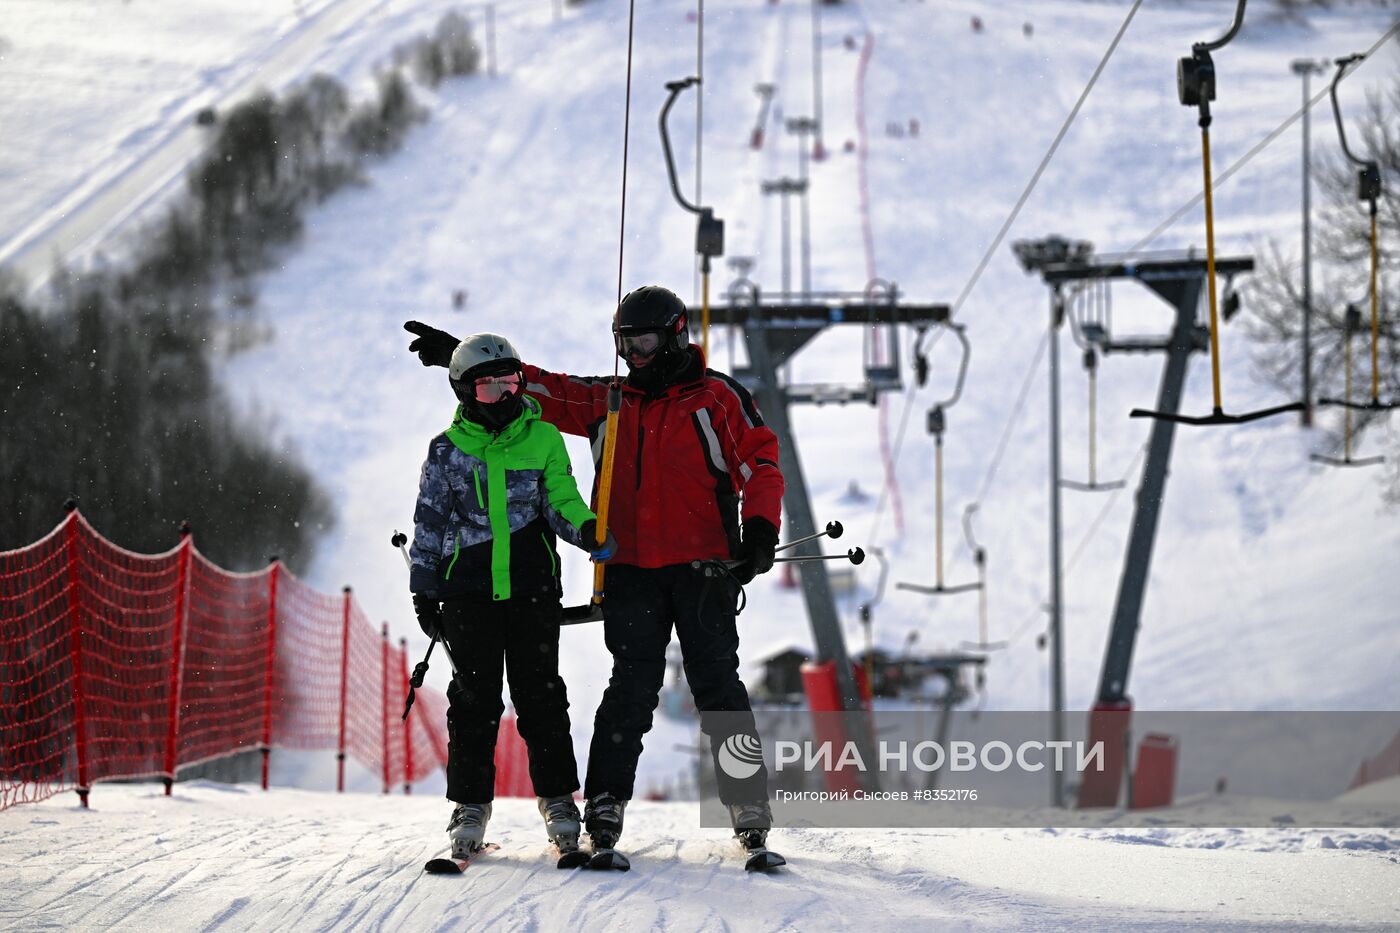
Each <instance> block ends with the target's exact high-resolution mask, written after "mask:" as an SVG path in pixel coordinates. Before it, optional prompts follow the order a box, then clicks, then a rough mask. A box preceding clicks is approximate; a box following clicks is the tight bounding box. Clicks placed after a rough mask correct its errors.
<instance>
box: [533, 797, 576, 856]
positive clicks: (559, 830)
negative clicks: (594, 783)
mask: <svg viewBox="0 0 1400 933" xmlns="http://www.w3.org/2000/svg"><path fill="white" fill-rule="evenodd" d="M538 802H539V808H540V816H542V817H544V831H545V834H546V835H548V836H549V841H550V842H551V843H553V845H554V848H556V849H558V850H559V867H560V868H577V867H578V866H580V865H582V864H583V863H585V862H587V861H588V854H587V853H586V852H584V851H583V850H582V849H580V848H579V847H578V834H579V818H578V805H577V804H575V803H574V798H573V795H571V794H563V795H561V796H559V797H540V798H539V801H538Z"/></svg>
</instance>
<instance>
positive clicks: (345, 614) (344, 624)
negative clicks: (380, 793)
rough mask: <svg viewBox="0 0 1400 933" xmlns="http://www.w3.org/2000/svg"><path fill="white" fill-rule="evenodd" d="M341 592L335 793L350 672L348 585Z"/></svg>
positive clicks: (341, 771)
mask: <svg viewBox="0 0 1400 933" xmlns="http://www.w3.org/2000/svg"><path fill="white" fill-rule="evenodd" d="M342 592H344V594H345V608H344V609H343V611H342V615H341V619H342V621H341V629H340V738H339V740H338V743H337V745H338V748H339V750H338V751H337V752H336V756H335V758H336V777H335V790H336V793H343V792H344V791H345V689H346V684H347V675H348V674H349V672H350V587H349V586H346V587H345V589H344V590H343V591H342Z"/></svg>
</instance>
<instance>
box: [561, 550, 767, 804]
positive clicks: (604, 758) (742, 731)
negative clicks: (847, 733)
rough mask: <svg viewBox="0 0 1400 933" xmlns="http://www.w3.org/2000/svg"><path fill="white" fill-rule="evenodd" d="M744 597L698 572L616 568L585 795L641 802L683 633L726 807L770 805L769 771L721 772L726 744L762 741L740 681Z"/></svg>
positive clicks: (611, 573)
mask: <svg viewBox="0 0 1400 933" xmlns="http://www.w3.org/2000/svg"><path fill="white" fill-rule="evenodd" d="M738 595H739V590H738V585H737V584H735V583H734V582H732V581H731V580H729V579H728V578H709V577H706V576H704V574H702V573H701V572H700V571H698V570H695V569H692V568H691V567H690V565H689V564H674V565H671V566H668V567H658V568H654V569H649V568H642V567H633V566H629V565H626V564H620V565H619V564H609V565H608V570H607V598H606V600H605V601H604V603H603V606H604V609H603V612H604V619H603V637H604V640H605V641H606V642H607V646H608V651H610V652H611V653H612V658H613V668H612V677H611V678H610V679H609V680H608V686H607V689H606V690H604V691H603V701H602V702H601V703H600V704H599V705H598V713H597V715H596V716H595V717H594V720H593V741H592V744H591V746H590V748H589V753H588V777H587V779H586V781H585V782H584V794H585V795H587V796H589V797H593V796H594V795H596V794H600V793H609V794H612V795H613V796H615V797H617V798H618V799H620V800H630V799H631V798H632V789H633V783H634V780H635V778H636V774H637V759H638V758H639V757H641V754H642V736H643V735H645V734H646V733H647V732H648V731H649V730H650V729H651V721H652V713H653V712H654V711H655V710H656V704H657V700H658V697H659V696H660V692H661V683H662V680H663V678H664V677H665V675H666V646H667V645H668V644H670V642H671V629H672V627H674V628H675V630H676V636H677V638H679V639H680V643H681V657H682V660H683V662H684V665H685V677H686V680H687V681H688V682H689V683H690V690H691V693H692V695H693V696H694V697H695V708H696V709H697V710H699V711H700V728H701V731H703V732H704V733H705V734H706V735H707V736H708V737H709V739H710V747H711V754H712V756H714V759H715V776H716V778H718V781H719V796H720V800H721V801H723V802H724V803H753V802H758V801H765V800H767V799H768V771H767V768H765V767H763V766H762V765H760V766H759V768H758V770H757V773H755V774H751V775H747V776H745V777H743V778H741V779H738V778H734V777H731V776H730V775H729V774H728V773H727V772H726V771H725V769H724V768H722V767H720V759H719V750H720V747H721V746H722V745H723V743H724V742H725V740H726V739H729V738H730V737H731V736H735V735H748V736H754V737H755V739H756V738H757V735H758V730H757V728H756V727H755V725H754V718H753V712H752V709H751V707H750V706H749V694H748V691H747V690H745V689H744V683H743V681H741V680H740V679H739V633H738V630H737V628H736V627H735V606H736V604H737V601H738Z"/></svg>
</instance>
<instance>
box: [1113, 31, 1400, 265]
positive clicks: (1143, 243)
mask: <svg viewBox="0 0 1400 933" xmlns="http://www.w3.org/2000/svg"><path fill="white" fill-rule="evenodd" d="M1397 32H1400V22H1397V23H1396V24H1395V25H1394V26H1391V27H1390V28H1389V29H1387V30H1386V31H1385V35H1383V36H1381V37H1380V38H1379V39H1377V40H1376V41H1375V42H1374V43H1372V45H1371V47H1370V48H1369V49H1367V50H1366V51H1365V52H1362V53H1361V60H1362V61H1365V60H1366V59H1369V58H1370V57H1371V56H1372V55H1373V54H1375V52H1376V50H1377V49H1379V48H1380V47H1381V46H1382V45H1384V44H1385V43H1386V41H1387V40H1388V39H1390V37H1391V36H1393V35H1395V34H1396V33H1397ZM1353 71H1355V69H1353ZM1327 93H1328V91H1327V89H1326V88H1323V89H1322V90H1320V91H1318V92H1317V93H1316V94H1314V95H1313V96H1312V99H1311V100H1309V101H1308V102H1307V104H1306V105H1305V106H1302V107H1299V108H1298V109H1297V110H1296V111H1294V113H1293V115H1292V116H1290V117H1289V118H1288V119H1287V120H1284V121H1283V122H1282V123H1280V124H1279V125H1278V126H1277V127H1275V128H1274V130H1273V131H1272V132H1271V133H1269V134H1268V135H1267V136H1265V137H1264V138H1263V139H1261V140H1259V142H1257V143H1255V144H1254V145H1253V146H1252V147H1251V148H1250V150H1249V151H1248V152H1246V153H1245V154H1244V155H1242V156H1240V157H1239V158H1238V159H1236V160H1235V161H1234V163H1233V164H1231V166H1230V167H1229V168H1227V169H1226V170H1225V171H1223V172H1221V173H1220V174H1219V175H1217V176H1215V180H1214V183H1213V184H1212V185H1211V188H1212V189H1218V188H1219V187H1220V186H1221V185H1223V184H1225V182H1227V181H1229V180H1230V179H1231V178H1232V177H1234V175H1235V173H1237V172H1238V171H1239V170H1240V169H1242V168H1244V167H1245V166H1246V165H1247V164H1249V162H1250V160H1251V159H1253V158H1254V157H1255V156H1257V155H1258V154H1259V153H1261V152H1263V151H1264V150H1265V149H1266V148H1268V146H1269V145H1270V144H1271V143H1272V142H1274V140H1276V139H1278V138H1279V137H1280V136H1282V135H1283V134H1284V133H1285V132H1286V131H1287V130H1288V129H1289V127H1291V126H1292V125H1293V124H1294V123H1297V122H1298V121H1299V120H1300V119H1302V116H1303V113H1304V111H1306V110H1310V109H1312V106H1313V105H1314V104H1316V103H1317V102H1318V101H1320V100H1322V98H1324V97H1326V96H1327ZM1205 197H1206V195H1205V191H1204V190H1202V191H1201V192H1200V193H1199V194H1197V195H1195V196H1193V197H1192V198H1191V200H1189V201H1187V202H1186V203H1185V204H1183V205H1181V207H1179V208H1177V209H1176V210H1175V211H1173V212H1172V213H1171V215H1170V216H1169V217H1167V219H1166V220H1164V221H1162V222H1161V223H1160V224H1158V225H1157V226H1155V227H1153V228H1152V232H1151V233H1149V234H1147V236H1145V237H1143V238H1142V239H1140V240H1138V241H1137V242H1136V243H1134V244H1133V245H1132V246H1130V247H1128V248H1127V250H1126V251H1125V253H1124V255H1125V256H1126V257H1129V258H1130V257H1133V256H1136V255H1138V254H1140V253H1142V252H1143V251H1144V250H1145V249H1146V247H1147V246H1148V245H1149V244H1151V243H1152V242H1153V241H1155V240H1156V239H1157V238H1158V237H1159V236H1161V235H1162V234H1163V233H1166V232H1167V230H1169V229H1170V228H1171V227H1172V226H1174V225H1175V224H1176V222H1177V221H1178V220H1180V219H1181V218H1183V217H1185V216H1186V215H1187V214H1188V213H1190V212H1191V211H1193V210H1195V208H1196V207H1197V206H1198V205H1199V204H1200V203H1201V202H1202V201H1204V200H1205Z"/></svg>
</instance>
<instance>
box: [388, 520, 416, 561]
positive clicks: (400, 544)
mask: <svg viewBox="0 0 1400 933" xmlns="http://www.w3.org/2000/svg"><path fill="white" fill-rule="evenodd" d="M389 543H390V544H392V545H393V546H394V547H396V548H398V549H399V553H400V554H402V555H403V562H404V566H406V567H407V568H408V569H409V570H412V569H413V561H411V560H409V559H408V548H406V547H404V545H405V544H407V543H408V535H406V534H404V533H403V532H402V531H399V530H398V529H397V528H396V529H394V536H393V537H392V538H390V539H389Z"/></svg>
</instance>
